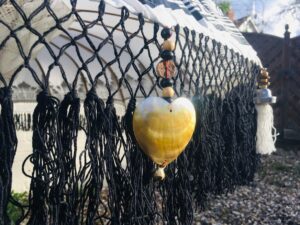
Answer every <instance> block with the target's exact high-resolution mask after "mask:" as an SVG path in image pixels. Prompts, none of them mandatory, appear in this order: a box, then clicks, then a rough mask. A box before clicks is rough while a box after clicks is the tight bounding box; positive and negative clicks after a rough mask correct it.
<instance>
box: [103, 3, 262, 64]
mask: <svg viewBox="0 0 300 225" xmlns="http://www.w3.org/2000/svg"><path fill="white" fill-rule="evenodd" d="M98 1H99V0H98ZM105 1H106V2H107V3H108V4H111V5H112V6H114V7H117V8H120V7H123V6H125V7H126V8H128V9H129V11H130V12H132V13H134V14H139V13H142V14H143V15H144V17H145V18H148V19H149V20H151V21H155V22H158V23H160V24H162V25H163V26H166V27H172V26H175V25H177V24H178V25H180V26H182V27H188V28H189V29H191V30H195V31H196V32H198V33H203V34H204V35H206V36H209V37H210V38H213V39H215V40H216V41H218V42H221V43H222V44H224V45H227V46H228V47H229V48H231V49H233V50H234V51H236V52H239V53H240V54H242V55H244V56H245V57H246V58H249V59H250V60H253V61H254V62H256V63H258V64H261V63H260V60H259V58H258V57H257V54H256V52H255V51H254V50H253V48H252V47H251V46H250V45H249V43H248V42H247V41H246V39H245V38H244V37H243V35H242V34H241V33H240V31H239V30H238V29H237V28H236V27H235V25H234V24H233V23H232V21H230V20H229V19H228V17H226V16H224V15H223V13H222V12H221V10H220V9H219V8H218V7H217V6H216V4H215V3H214V2H212V1H211V0H105Z"/></svg>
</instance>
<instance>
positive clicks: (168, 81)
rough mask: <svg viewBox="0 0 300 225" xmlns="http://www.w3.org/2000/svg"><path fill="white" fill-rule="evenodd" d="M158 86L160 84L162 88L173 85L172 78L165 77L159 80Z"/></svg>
mask: <svg viewBox="0 0 300 225" xmlns="http://www.w3.org/2000/svg"><path fill="white" fill-rule="evenodd" d="M160 86H161V87H162V88H166V87H172V86H173V80H171V79H167V78H163V79H162V80H161V81H160Z"/></svg>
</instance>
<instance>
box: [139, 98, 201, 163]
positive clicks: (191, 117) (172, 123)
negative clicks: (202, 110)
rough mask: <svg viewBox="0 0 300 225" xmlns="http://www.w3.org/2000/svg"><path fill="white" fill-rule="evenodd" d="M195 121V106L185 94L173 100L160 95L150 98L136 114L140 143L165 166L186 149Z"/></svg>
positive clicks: (140, 106)
mask: <svg viewBox="0 0 300 225" xmlns="http://www.w3.org/2000/svg"><path fill="white" fill-rule="evenodd" d="M195 125H196V113H195V108H194V106H193V104H192V103H191V101H190V100H188V99H187V98H183V97H181V98H178V99H176V100H174V101H173V102H171V103H169V102H167V101H166V100H164V99H163V98H160V97H149V98H146V99H145V100H143V101H142V102H141V103H140V104H138V105H137V107H136V109H135V112H134V115H133V130H134V134H135V137H136V140H137V142H138V144H139V145H140V147H141V148H142V150H143V151H144V152H145V154H146V155H148V156H149V157H150V158H151V159H152V161H154V162H155V163H156V164H158V165H159V166H163V167H165V166H166V165H168V164H169V163H170V162H172V161H174V160H175V159H176V158H177V157H178V156H179V154H180V153H181V152H182V151H183V150H184V149H185V147H186V146H187V144H188V143H189V141H190V139H191V137H192V135H193V132H194V129H195Z"/></svg>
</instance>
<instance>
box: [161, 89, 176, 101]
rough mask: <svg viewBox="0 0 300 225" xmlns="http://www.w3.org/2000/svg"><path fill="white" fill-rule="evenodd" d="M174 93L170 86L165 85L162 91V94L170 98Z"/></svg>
mask: <svg viewBox="0 0 300 225" xmlns="http://www.w3.org/2000/svg"><path fill="white" fill-rule="evenodd" d="M174 94H175V91H174V89H173V88H172V87H166V88H164V89H163V91H162V96H163V97H167V98H172V97H173V96H174Z"/></svg>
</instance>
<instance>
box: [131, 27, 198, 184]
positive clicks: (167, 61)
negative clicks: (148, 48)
mask: <svg viewBox="0 0 300 225" xmlns="http://www.w3.org/2000/svg"><path fill="white" fill-rule="evenodd" d="M161 35H162V37H163V38H164V40H165V41H164V43H163V44H162V52H161V57H162V59H163V60H162V61H161V62H159V63H158V65H157V67H156V69H157V73H158V75H159V76H160V77H161V81H160V86H161V87H162V97H148V98H146V99H145V100H143V101H142V102H140V104H138V105H137V107H136V109H135V112H134V115H133V130H134V135H135V137H136V140H137V142H138V144H139V146H140V147H141V149H142V150H143V151H144V153H145V154H146V155H147V156H148V157H149V158H150V159H151V160H152V161H153V162H155V163H156V165H157V170H156V171H155V173H154V176H155V177H157V178H159V179H161V180H162V179H164V178H165V173H164V168H165V167H166V166H167V165H168V164H169V163H171V162H172V161H174V160H175V159H176V158H177V157H178V156H179V155H180V153H182V151H183V150H184V149H185V147H186V146H187V144H188V143H189V141H190V139H191V137H192V135H193V132H194V129H195V125H196V113H195V108H194V106H193V104H192V102H191V101H190V100H188V99H187V98H183V97H180V98H177V99H175V100H173V99H172V98H173V97H174V94H175V92H174V89H173V80H172V77H174V76H175V75H176V66H175V63H174V61H173V51H174V50H175V43H174V42H172V41H171V40H170V39H169V38H170V37H171V30H170V29H167V28H164V29H163V30H162V33H161Z"/></svg>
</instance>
